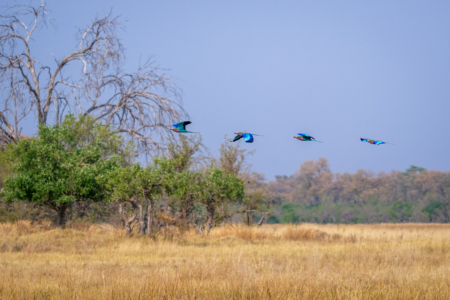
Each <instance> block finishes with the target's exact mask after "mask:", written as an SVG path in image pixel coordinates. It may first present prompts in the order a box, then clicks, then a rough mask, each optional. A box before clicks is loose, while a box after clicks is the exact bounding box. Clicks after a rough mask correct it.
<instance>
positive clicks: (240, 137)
mask: <svg viewBox="0 0 450 300" xmlns="http://www.w3.org/2000/svg"><path fill="white" fill-rule="evenodd" d="M240 139H242V136H241V135H237V136H235V137H234V139H233V140H232V142H236V141H238V140H240Z"/></svg>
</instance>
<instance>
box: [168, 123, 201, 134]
mask: <svg viewBox="0 0 450 300" xmlns="http://www.w3.org/2000/svg"><path fill="white" fill-rule="evenodd" d="M189 124H191V121H185V122H180V123H175V124H173V127H175V128H171V129H170V130H172V131H175V132H178V133H198V132H193V131H187V130H186V126H187V125H189Z"/></svg>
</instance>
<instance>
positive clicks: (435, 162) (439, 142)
mask: <svg viewBox="0 0 450 300" xmlns="http://www.w3.org/2000/svg"><path fill="white" fill-rule="evenodd" d="M7 2H9V3H10V4H14V3H15V2H14V1H12V0H8V1H7ZM47 3H48V8H49V9H50V10H51V14H50V16H51V17H52V18H54V19H55V21H56V24H57V28H56V29H54V28H52V27H49V28H47V29H46V30H45V31H41V32H42V33H45V35H44V34H42V33H39V34H40V36H41V37H43V41H44V43H43V44H41V45H40V47H39V50H38V52H37V55H39V57H42V56H46V57H47V58H51V52H53V53H54V54H55V56H56V57H59V58H62V57H63V55H64V54H67V53H69V51H71V50H73V49H74V47H75V32H76V28H83V27H85V26H86V25H88V24H89V22H90V21H92V20H93V18H94V17H95V15H96V14H98V15H100V16H102V15H104V14H106V13H108V12H109V11H110V10H111V9H112V12H113V14H115V15H121V18H122V20H126V22H125V26H126V30H125V31H124V32H122V33H120V35H121V37H122V41H123V43H124V45H125V47H126V55H127V64H126V68H127V69H129V70H133V69H135V68H136V66H137V64H138V61H139V59H140V58H146V57H149V56H152V55H153V56H154V58H155V60H156V61H157V63H158V65H159V66H161V67H163V68H167V69H170V72H169V74H170V75H171V76H173V77H174V78H176V82H177V84H178V85H179V86H180V87H181V88H182V90H183V92H184V96H183V99H184V100H183V101H184V105H185V107H186V109H187V111H188V113H189V114H190V116H191V121H192V122H193V124H192V125H190V128H189V129H191V130H193V131H200V132H201V133H202V135H203V139H204V142H205V144H206V146H207V147H208V148H209V149H210V150H211V152H212V153H217V149H218V148H219V146H220V143H221V142H222V141H223V136H224V134H228V136H229V138H231V137H232V133H233V132H235V131H248V132H252V133H257V134H263V135H265V136H264V137H256V138H255V142H254V143H253V144H244V143H242V146H243V147H245V148H247V149H250V150H254V149H256V150H257V151H256V153H255V155H254V156H253V157H252V158H251V160H250V163H251V164H252V165H253V170H254V171H257V172H261V173H264V174H265V175H266V176H267V178H268V179H272V178H273V177H274V176H275V175H290V174H293V173H294V172H295V171H296V170H297V169H298V168H299V165H300V164H301V163H302V162H303V161H305V160H310V159H313V160H316V159H318V158H319V157H326V158H327V159H328V160H329V162H330V165H331V169H332V171H334V172H355V171H356V170H358V169H370V170H374V171H376V172H379V171H385V172H389V171H390V170H394V169H395V170H404V169H406V168H407V167H409V166H410V165H412V164H414V165H418V166H421V167H424V168H427V169H437V170H450V157H449V155H450V138H449V129H450V118H449V112H450V82H449V79H450V76H449V75H450V52H449V50H450V39H449V37H450V18H449V16H450V1H411V0H408V1H297V0H295V1H294V0H292V1H229V0H227V1H175V0H171V1H132V0H130V1H118V0H113V1H111V0H108V1H106V0H101V1H92V0H77V1H56V0H48V1H47ZM299 132H303V133H308V134H310V135H312V136H314V137H315V138H316V139H317V140H321V141H323V142H324V144H319V143H308V142H300V141H297V140H295V139H294V138H293V136H294V135H295V134H297V133H299ZM360 137H364V138H372V139H380V140H384V141H388V142H392V143H394V144H395V145H394V146H392V145H382V146H373V145H369V144H367V143H361V142H360V140H359V138H360Z"/></svg>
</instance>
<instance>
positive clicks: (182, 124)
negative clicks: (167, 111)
mask: <svg viewBox="0 0 450 300" xmlns="http://www.w3.org/2000/svg"><path fill="white" fill-rule="evenodd" d="M189 124H191V121H185V122H180V123H176V124H173V127H175V128H178V129H180V130H186V125H189Z"/></svg>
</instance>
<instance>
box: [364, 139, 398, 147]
mask: <svg viewBox="0 0 450 300" xmlns="http://www.w3.org/2000/svg"><path fill="white" fill-rule="evenodd" d="M361 142H367V143H369V144H372V145H383V144H391V143H388V142H382V141H375V140H371V139H363V138H361ZM391 145H394V144H391Z"/></svg>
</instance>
